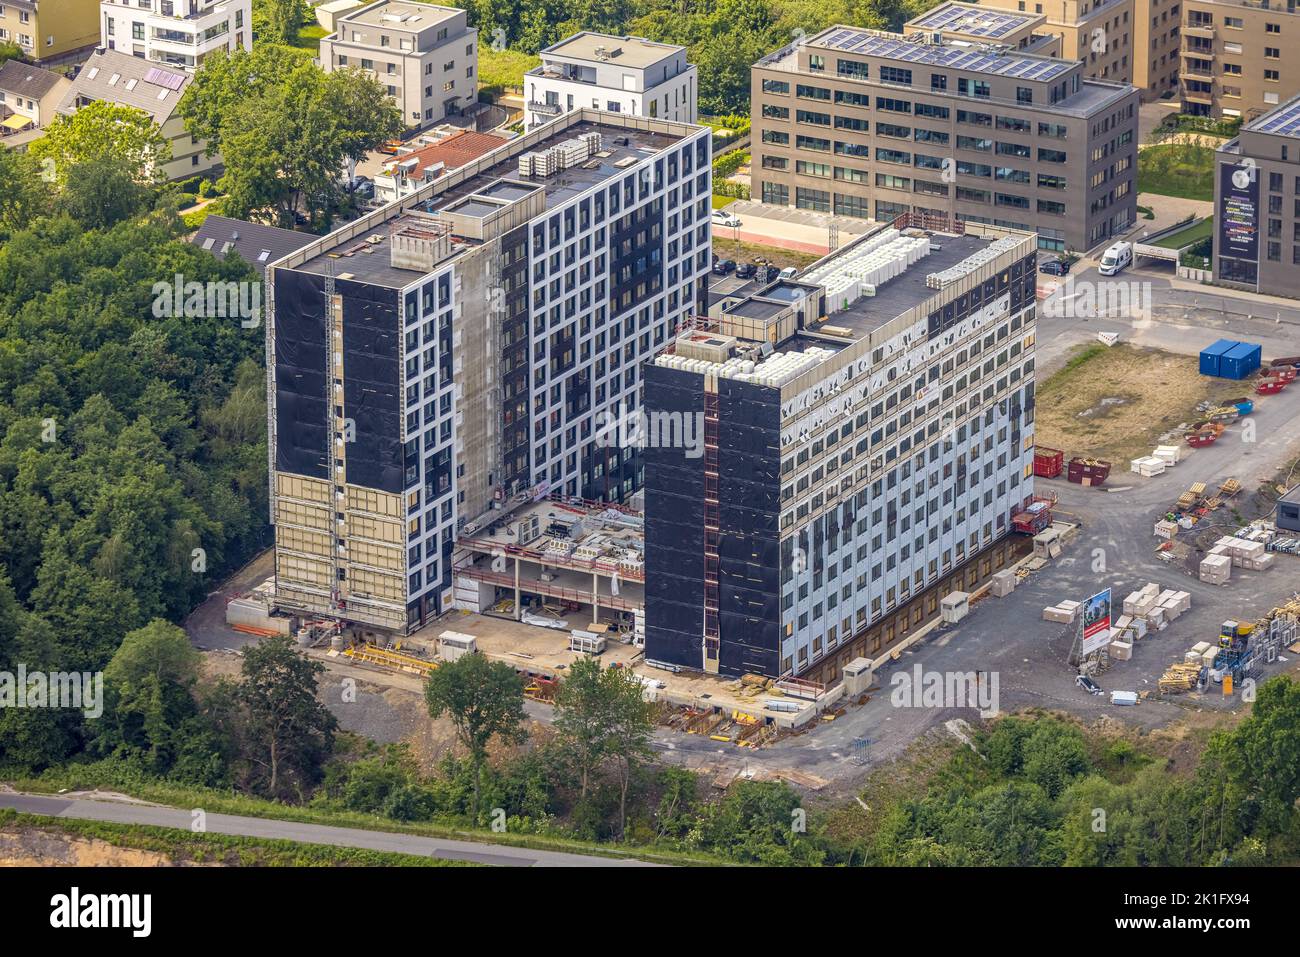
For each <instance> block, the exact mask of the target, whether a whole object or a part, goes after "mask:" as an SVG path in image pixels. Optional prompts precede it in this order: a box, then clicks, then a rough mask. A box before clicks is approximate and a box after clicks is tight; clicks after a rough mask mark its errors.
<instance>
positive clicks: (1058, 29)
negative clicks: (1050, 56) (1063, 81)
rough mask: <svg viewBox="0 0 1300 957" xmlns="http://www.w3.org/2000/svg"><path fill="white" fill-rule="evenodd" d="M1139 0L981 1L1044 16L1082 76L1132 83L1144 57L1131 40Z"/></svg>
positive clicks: (990, 6) (1001, 7)
mask: <svg viewBox="0 0 1300 957" xmlns="http://www.w3.org/2000/svg"><path fill="white" fill-rule="evenodd" d="M1142 2H1144V0H1043V2H1035V0H982V2H981V4H980V5H981V6H984V7H988V8H991V9H998V10H1012V11H1016V12H1032V13H1036V14H1042V15H1043V16H1045V17H1046V18H1047V24H1046V29H1047V30H1048V31H1050V32H1052V33H1055V34H1057V35H1058V36H1060V38H1061V54H1060V55H1061V56H1062V57H1064V58H1065V59H1067V60H1078V61H1079V62H1081V63H1082V64H1083V75H1084V76H1085V77H1088V78H1090V79H1094V80H1110V81H1112V82H1115V83H1131V82H1133V79H1134V76H1135V65H1136V61H1137V60H1139V59H1146V57H1145V53H1143V52H1141V51H1139V50H1138V48H1137V47H1136V45H1135V40H1134V30H1135V26H1136V18H1135V9H1136V8H1135V4H1140V3H1142ZM1175 5H1176V3H1175Z"/></svg>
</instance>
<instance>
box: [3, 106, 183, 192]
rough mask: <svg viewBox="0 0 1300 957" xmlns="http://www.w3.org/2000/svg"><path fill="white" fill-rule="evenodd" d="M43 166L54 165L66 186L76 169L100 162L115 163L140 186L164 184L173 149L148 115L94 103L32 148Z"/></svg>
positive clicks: (56, 124)
mask: <svg viewBox="0 0 1300 957" xmlns="http://www.w3.org/2000/svg"><path fill="white" fill-rule="evenodd" d="M28 152H29V153H31V155H32V157H33V158H34V159H35V160H36V161H37V162H42V161H44V160H52V161H53V165H52V166H50V167H49V168H50V169H51V172H52V175H53V177H54V182H56V183H57V184H58V185H59V186H60V187H62V186H64V185H65V184H66V183H67V182H68V179H69V175H70V173H71V172H72V170H73V168H74V167H76V166H79V165H80V164H82V163H85V162H88V161H91V160H97V159H101V160H102V159H110V158H111V159H114V160H117V161H119V162H120V163H121V164H122V165H123V166H124V167H125V168H126V169H127V170H129V171H130V177H131V179H132V180H134V181H135V182H137V183H161V182H163V181H164V180H166V178H167V176H166V173H165V172H164V170H163V167H164V166H165V165H166V164H167V162H168V161H170V160H171V144H170V143H169V142H168V141H167V140H166V139H165V138H164V137H163V135H162V130H161V129H160V128H159V126H158V124H157V123H155V122H154V121H153V117H151V116H150V115H149V114H148V113H146V112H144V111H143V110H137V109H136V108H135V107H132V106H122V105H120V104H117V103H110V102H108V101H107V100H96V101H95V102H93V103H88V104H87V105H85V106H83V107H82V108H81V109H79V110H77V112H75V113H73V114H71V115H68V114H60V115H59V116H56V117H55V118H54V120H53V121H51V123H50V124H49V126H48V127H46V131H45V135H44V136H43V137H41V138H40V139H39V140H36V141H35V142H33V143H32V145H31V146H30V147H28Z"/></svg>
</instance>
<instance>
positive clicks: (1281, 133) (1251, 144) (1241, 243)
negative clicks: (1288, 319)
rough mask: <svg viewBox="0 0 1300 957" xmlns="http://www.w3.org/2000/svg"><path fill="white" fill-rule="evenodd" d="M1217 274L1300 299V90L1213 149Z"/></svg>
mask: <svg viewBox="0 0 1300 957" xmlns="http://www.w3.org/2000/svg"><path fill="white" fill-rule="evenodd" d="M1214 160H1215V162H1214V211H1215V212H1214V222H1215V231H1216V235H1215V237H1214V254H1213V255H1214V278H1215V280H1216V281H1217V282H1221V283H1224V284H1226V285H1231V286H1236V287H1238V288H1242V289H1250V290H1253V291H1255V292H1265V293H1269V294H1270V295H1281V296H1294V297H1297V298H1300V269H1298V268H1297V267H1300V96H1295V97H1293V98H1292V99H1291V100H1289V101H1288V102H1286V103H1284V104H1283V105H1281V106H1279V107H1278V108H1277V109H1275V110H1273V111H1272V112H1270V113H1266V114H1265V115H1264V116H1261V117H1259V118H1258V119H1255V120H1252V121H1250V122H1249V123H1246V124H1245V125H1243V126H1242V128H1241V130H1240V131H1239V132H1238V134H1237V137H1236V138H1235V139H1233V140H1230V141H1229V142H1227V143H1224V144H1223V145H1222V146H1220V147H1219V149H1218V150H1217V151H1216V152H1215V154H1214Z"/></svg>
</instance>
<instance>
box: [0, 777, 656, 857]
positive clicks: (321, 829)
mask: <svg viewBox="0 0 1300 957" xmlns="http://www.w3.org/2000/svg"><path fill="white" fill-rule="evenodd" d="M0 807H7V808H12V809H14V810H16V811H25V812H27V813H29V814H44V815H47V816H49V817H62V818H72V819H78V820H88V821H111V822H113V823H117V824H152V825H156V826H159V827H172V828H177V829H179V830H185V831H188V830H190V829H191V827H190V823H191V812H190V811H188V810H185V809H182V808H173V807H164V806H162V805H157V804H136V803H131V802H126V801H97V800H88V799H86V798H78V797H67V796H63V795H57V796H56V795H44V794H23V793H20V792H3V793H0ZM207 831H208V833H211V834H233V835H238V836H242V837H262V838H277V839H280V840H286V841H298V842H300V843H303V844H328V845H332V846H334V847H360V848H365V849H367V850H372V851H391V852H394V853H398V854H414V855H416V856H419V857H436V858H440V859H442V860H447V861H469V862H472V863H475V864H489V865H493V866H497V867H654V866H656V865H653V864H647V863H646V862H645V861H639V860H633V859H631V858H614V857H595V856H591V855H586V854H566V853H563V852H560V851H536V850H531V849H529V848H523V847H510V846H507V845H502V844H480V843H476V842H474V841H453V840H446V839H443V838H437V837H418V836H415V835H411V834H393V833H390V832H388V831H366V830H361V829H360V828H351V827H331V826H328V825H324V824H301V823H298V822H296V821H279V820H273V819H271V818H260V817H239V816H236V815H232V814H208V815H207Z"/></svg>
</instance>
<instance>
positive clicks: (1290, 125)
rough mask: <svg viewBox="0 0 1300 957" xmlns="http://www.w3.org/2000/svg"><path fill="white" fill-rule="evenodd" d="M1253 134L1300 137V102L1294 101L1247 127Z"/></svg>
mask: <svg viewBox="0 0 1300 957" xmlns="http://www.w3.org/2000/svg"><path fill="white" fill-rule="evenodd" d="M1246 128H1247V129H1248V130H1250V131H1251V132H1252V133H1275V134H1277V135H1278V136H1300V100H1292V101H1291V102H1290V103H1288V104H1286V105H1285V106H1282V107H1279V108H1278V109H1276V110H1274V111H1273V112H1272V113H1268V114H1265V115H1264V116H1261V117H1260V118H1259V119H1257V120H1256V121H1255V122H1253V123H1250V124H1248V125H1247V127H1246Z"/></svg>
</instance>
